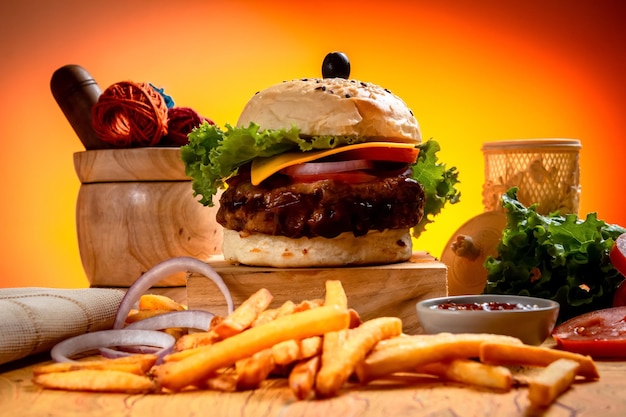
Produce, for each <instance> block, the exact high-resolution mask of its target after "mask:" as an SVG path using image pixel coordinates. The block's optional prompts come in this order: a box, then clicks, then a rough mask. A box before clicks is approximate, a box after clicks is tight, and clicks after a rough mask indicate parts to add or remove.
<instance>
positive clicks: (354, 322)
mask: <svg viewBox="0 0 626 417" xmlns="http://www.w3.org/2000/svg"><path fill="white" fill-rule="evenodd" d="M349 311H350V328H351V329H354V328H355V327H359V326H360V325H361V324H363V321H362V320H361V316H360V315H359V313H358V312H357V311H356V310H355V309H353V308H351V309H349Z"/></svg>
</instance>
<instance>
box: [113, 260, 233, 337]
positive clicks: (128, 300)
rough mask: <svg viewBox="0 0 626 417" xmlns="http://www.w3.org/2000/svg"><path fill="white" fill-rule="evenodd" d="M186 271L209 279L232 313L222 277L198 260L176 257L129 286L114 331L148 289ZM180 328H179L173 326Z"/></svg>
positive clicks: (122, 323) (118, 312) (158, 265)
mask: <svg viewBox="0 0 626 417" xmlns="http://www.w3.org/2000/svg"><path fill="white" fill-rule="evenodd" d="M181 271H188V272H195V273H197V274H202V275H204V276H205V277H207V278H209V279H210V280H211V281H213V282H214V283H215V285H217V287H218V288H219V289H220V291H221V292H222V294H223V295H224V298H225V299H226V304H227V306H228V313H229V314H230V313H232V312H233V310H234V303H233V298H232V296H231V294H230V291H229V290H228V287H227V286H226V284H225V283H224V280H223V279H222V277H221V276H220V275H219V274H218V273H217V272H215V270H214V269H213V268H212V267H211V266H209V264H207V263H205V262H202V261H200V260H199V259H196V258H192V257H189V256H178V257H175V258H170V259H168V260H166V261H163V262H161V263H159V264H157V265H155V266H153V267H152V268H150V269H149V270H148V271H146V272H145V273H144V274H143V275H142V276H140V277H139V278H138V279H137V280H136V281H135V282H134V283H133V285H131V286H130V287H129V288H128V290H127V291H126V294H125V295H124V297H123V298H122V302H121V303H120V305H119V307H118V309H117V314H116V316H115V322H114V323H113V328H114V329H122V328H123V327H124V322H125V321H126V317H127V316H128V313H129V312H130V310H131V309H132V308H133V305H135V303H136V302H137V301H138V300H139V297H141V296H142V295H143V294H144V293H145V292H146V291H147V290H148V289H149V288H150V287H152V286H153V285H154V284H156V283H157V282H158V281H160V280H162V279H163V278H166V277H168V276H170V275H172V274H174V273H176V272H181ZM174 327H181V326H174Z"/></svg>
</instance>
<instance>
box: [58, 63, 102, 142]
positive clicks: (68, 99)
mask: <svg viewBox="0 0 626 417" xmlns="http://www.w3.org/2000/svg"><path fill="white" fill-rule="evenodd" d="M50 90H52V95H53V96H54V99H55V100H56V102H57V104H58V105H59V107H60V108H61V110H62V111H63V114H65V117H66V118H67V120H68V121H69V122H70V124H71V125H72V127H73V128H74V131H75V132H76V134H77V135H78V138H79V139H80V141H81V142H82V143H83V145H84V146H85V149H87V150H90V149H109V148H113V145H111V144H109V143H107V142H105V141H103V140H101V139H100V138H99V137H98V135H97V134H96V132H95V130H94V129H93V126H92V124H91V109H92V107H93V105H94V104H95V103H97V101H98V98H99V97H100V94H101V93H102V90H100V87H99V86H98V83H97V82H96V81H95V80H94V79H93V77H92V76H91V75H90V74H89V73H88V72H87V71H86V70H85V69H84V68H83V67H81V66H79V65H65V66H63V67H61V68H59V69H58V70H56V71H55V72H54V74H52V79H51V80H50Z"/></svg>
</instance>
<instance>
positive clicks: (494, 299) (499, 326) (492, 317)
mask: <svg viewBox="0 0 626 417" xmlns="http://www.w3.org/2000/svg"><path fill="white" fill-rule="evenodd" d="M416 308H417V316H418V320H419V322H420V325H421V327H422V329H423V330H424V332H425V333H428V334H436V333H489V334H502V335H507V336H513V337H517V338H518V339H520V340H521V341H522V342H524V343H526V344H529V345H540V344H542V343H543V342H544V341H545V340H546V338H547V337H548V336H550V333H551V332H552V329H553V328H554V325H555V324H556V320H557V317H558V315H559V303H557V302H556V301H552V300H547V299H543V298H535V297H524V296H517V295H492V294H488V295H458V296H450V297H440V298H431V299H428V300H423V301H420V302H418V303H417V305H416Z"/></svg>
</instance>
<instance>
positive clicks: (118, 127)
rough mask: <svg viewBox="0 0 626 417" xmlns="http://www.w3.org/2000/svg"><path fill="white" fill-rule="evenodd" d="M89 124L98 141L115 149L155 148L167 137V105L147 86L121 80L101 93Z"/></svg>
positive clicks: (156, 92)
mask: <svg viewBox="0 0 626 417" xmlns="http://www.w3.org/2000/svg"><path fill="white" fill-rule="evenodd" d="M92 125H93V128H94V130H95V132H96V134H97V135H98V137H99V138H100V139H101V140H103V141H105V142H107V143H110V144H112V145H114V146H116V147H118V148H133V147H145V146H155V145H156V144H157V143H158V142H159V141H160V140H161V138H162V137H163V136H164V135H165V134H167V105H166V103H165V100H164V99H163V97H162V96H161V95H160V94H159V93H158V91H156V90H155V89H154V88H152V87H151V86H150V85H149V84H148V83H134V82H132V81H122V82H119V83H116V84H113V85H111V86H110V87H109V88H107V89H106V90H105V91H103V92H102V94H101V95H100V97H99V98H98V102H97V103H96V104H95V105H94V106H93V109H92Z"/></svg>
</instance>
